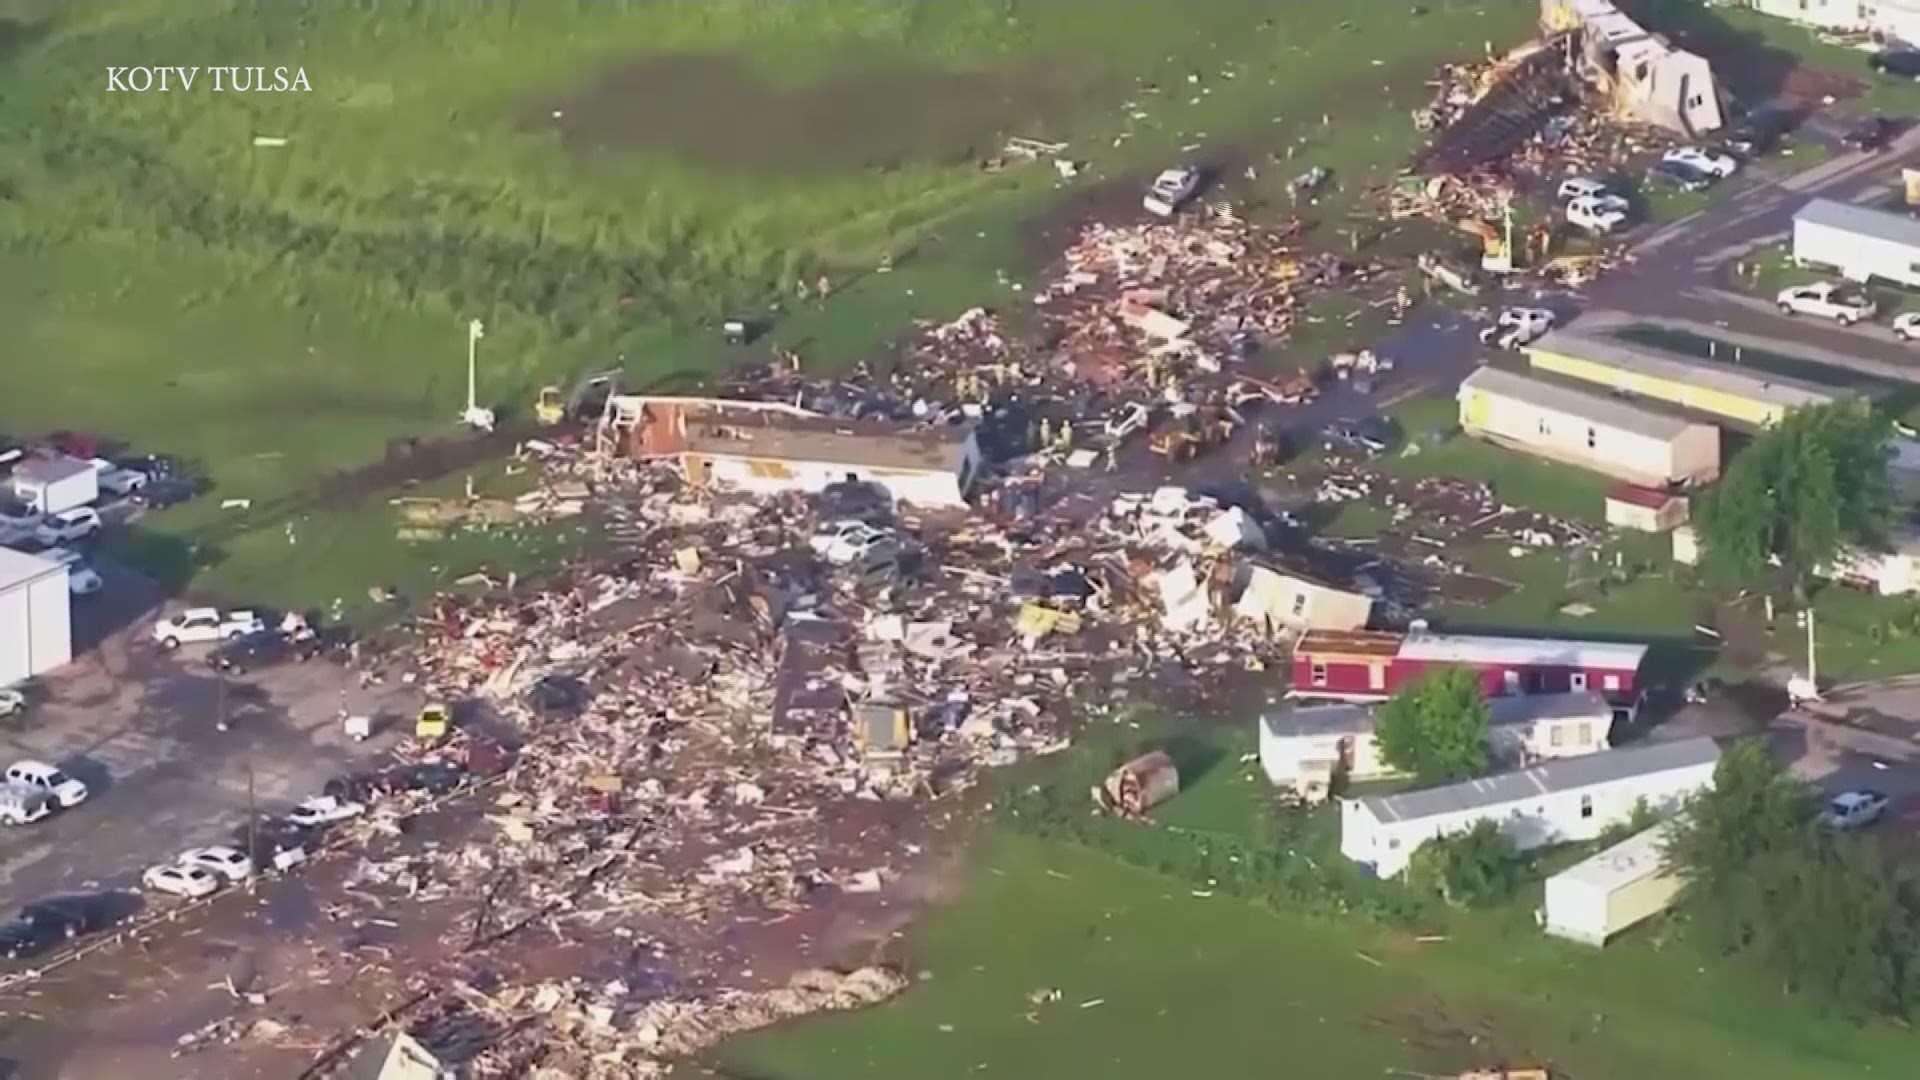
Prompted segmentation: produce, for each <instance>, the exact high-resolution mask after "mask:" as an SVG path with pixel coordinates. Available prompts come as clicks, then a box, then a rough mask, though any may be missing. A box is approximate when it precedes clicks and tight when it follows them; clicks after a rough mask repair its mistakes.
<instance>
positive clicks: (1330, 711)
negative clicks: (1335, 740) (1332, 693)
mask: <svg viewBox="0 0 1920 1080" xmlns="http://www.w3.org/2000/svg"><path fill="white" fill-rule="evenodd" d="M1260 722H1261V723H1262V724H1265V725H1266V726H1267V732H1268V733H1269V734H1271V735H1274V736H1277V737H1279V738H1283V739H1297V738H1306V737H1308V736H1312V735H1358V734H1360V733H1362V732H1370V731H1372V730H1373V710H1372V709H1370V708H1368V707H1366V706H1364V705H1303V706H1301V707H1300V708H1297V709H1288V710H1286V711H1285V712H1277V713H1268V714H1267V715H1265V716H1263V717H1261V718H1260Z"/></svg>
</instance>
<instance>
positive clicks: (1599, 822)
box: [1340, 737, 1720, 877]
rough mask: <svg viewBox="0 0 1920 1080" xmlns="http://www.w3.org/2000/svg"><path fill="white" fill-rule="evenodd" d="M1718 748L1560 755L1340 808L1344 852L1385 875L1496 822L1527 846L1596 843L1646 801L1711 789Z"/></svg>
mask: <svg viewBox="0 0 1920 1080" xmlns="http://www.w3.org/2000/svg"><path fill="white" fill-rule="evenodd" d="M1719 760H1720V748H1719V747H1718V746H1717V745H1715V743H1714V741H1713V740H1712V739H1709V738H1705V737H1701V738H1693V739H1682V740H1679V741H1676V742H1664V743H1652V744H1647V745H1642V746H1631V747H1627V748H1626V749H1622V750H1609V751H1606V752H1605V753H1600V754H1589V755H1587V756H1585V757H1574V758H1561V759H1559V760H1557V761H1550V762H1548V763H1546V764H1545V765H1540V766H1537V767H1535V768H1531V769H1524V770H1521V771H1519V772H1510V773H1501V774H1499V775H1497V776H1489V777H1486V778H1484V779H1480V780H1469V781H1467V782H1466V783H1462V784H1450V785H1448V786H1446V787H1438V788H1427V789H1424V790H1421V791H1409V792H1406V793H1404V794H1400V795H1387V796H1376V797H1371V798H1365V799H1349V800H1346V801H1344V802H1343V803H1342V804H1341V807H1340V853H1341V854H1342V855H1345V856H1346V857H1347V858H1349V859H1352V860H1353V861H1354V862H1357V863H1359V864H1360V865H1362V866H1364V867H1367V868H1369V869H1371V870H1372V871H1373V872H1374V873H1376V874H1378V875H1380V876H1381V877H1393V876H1396V875H1398V874H1399V873H1400V872H1401V871H1403V870H1405V869H1406V868H1407V860H1409V859H1410V858H1412V856H1413V853H1414V852H1415V851H1418V850H1419V849H1420V846H1421V845H1423V844H1425V843H1426V842H1427V841H1429V840H1436V839H1439V838H1440V837H1443V836H1453V835H1456V834H1459V833H1463V832H1466V831H1467V830H1469V829H1471V828H1473V827H1474V826H1475V825H1477V824H1479V823H1480V822H1482V821H1492V822H1495V823H1497V824H1498V825H1499V826H1500V831H1501V832H1503V833H1505V834H1506V835H1507V837H1508V839H1510V840H1512V841H1513V843H1514V845H1515V846H1516V847H1518V848H1519V849H1520V850H1522V851H1527V850H1531V849H1533V848H1537V847H1545V846H1546V845H1548V844H1562V843H1569V842H1572V841H1575V840H1591V839H1593V838H1594V837H1596V836H1599V835H1600V831H1601V830H1602V829H1605V828H1606V827H1607V826H1609V825H1612V824H1614V823H1616V822H1621V821H1626V820H1628V818H1629V817H1631V816H1632V814H1633V811H1634V807H1635V806H1636V805H1638V804H1639V803H1640V802H1641V801H1643V800H1644V801H1645V802H1646V803H1647V804H1648V805H1649V806H1652V807H1654V808H1655V809H1670V808H1673V807H1675V806H1677V805H1678V803H1679V802H1680V800H1682V799H1684V798H1686V797H1687V796H1689V795H1692V794H1694V793H1695V792H1699V791H1703V790H1706V789H1707V788H1710V787H1712V786H1713V768H1714V765H1715V764H1716V763H1717V762H1718V761H1719Z"/></svg>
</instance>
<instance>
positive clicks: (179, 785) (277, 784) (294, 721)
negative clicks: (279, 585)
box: [0, 589, 419, 913]
mask: <svg viewBox="0 0 1920 1080" xmlns="http://www.w3.org/2000/svg"><path fill="white" fill-rule="evenodd" d="M112 591H113V590H112V589H110V590H109V593H111V592H112ZM105 595H107V594H103V597H104V596H105ZM76 616H77V618H79V619H82V620H100V619H105V620H107V621H109V622H111V623H116V624H119V625H120V626H121V627H122V628H121V629H118V630H115V631H114V632H112V633H111V634H109V635H108V636H106V638H105V640H104V641H102V643H101V644H100V645H98V646H97V647H95V648H94V649H92V650H91V651H88V652H86V653H83V654H81V655H80V656H79V657H77V658H76V660H75V662H74V663H73V664H70V665H68V666H67V667H65V668H62V669H61V670H60V671H59V672H57V673H56V674H54V675H52V676H50V677H46V678H43V679H42V680H40V681H39V682H38V683H37V684H36V686H35V689H34V698H35V704H34V705H33V707H32V708H31V709H30V710H29V712H28V713H27V715H26V717H25V718H24V720H22V721H20V722H18V723H16V724H14V725H13V726H12V727H10V728H7V729H4V730H0V761H4V762H8V763H10V762H12V761H14V760H17V759H20V758H37V759H40V760H43V761H49V762H54V763H56V764H59V765H60V766H61V767H63V768H65V769H66V770H67V771H68V772H70V773H72V774H73V775H74V776H76V777H78V778H80V779H82V780H84V781H85V782H86V783H87V784H88V786H89V787H90V788H91V789H92V793H91V795H90V797H89V798H88V800H87V802H86V803H84V804H83V805H81V806H79V807H76V808H73V809H70V810H67V811H64V812H62V813H59V814H56V815H55V816H54V817H52V818H50V819H48V820H45V821H42V822H38V823H36V824H33V825H30V826H25V827H21V828H13V829H3V830H0V913H3V912H4V911H6V910H8V909H10V908H12V907H15V906H18V905H19V904H20V903H22V902H24V901H28V900H32V899H34V898H36V897H39V896H44V895H47V894H49V893H58V892H61V891H63V890H69V889H77V888H80V887H83V886H87V885H91V884H96V883H97V884H102V885H125V884H131V883H133V882H134V881H136V880H137V877H138V875H139V872H140V871H141V870H142V869H143V868H145V867H146V866H149V865H151V864H152V863H154V862H156V861H159V860H163V859H166V858H169V857H171V856H172V855H174V854H175V853H177V852H179V851H180V850H181V849H183V848H186V847H190V846H193V845H196V844H202V843H209V842H213V841H217V840H222V839H225V838H226V837H228V836H229V835H230V834H231V833H232V831H233V829H234V828H235V827H236V826H239V825H241V824H243V823H244V822H245V821H246V820H247V810H248V806H249V803H250V802H251V803H252V804H253V805H256V806H257V807H259V808H260V809H261V810H262V811H267V812H273V811H279V810H284V809H285V808H286V807H287V806H288V805H289V804H291V803H294V802H297V801H298V800H299V799H301V798H304V797H305V796H307V795H311V794H314V793H316V792H318V791H319V789H320V788H321V786H322V785H323V784H324V783H325V782H326V781H327V780H328V779H329V778H331V777H333V776H335V775H338V774H339V773H341V772H344V771H347V770H349V769H350V768H352V767H353V766H354V765H355V764H356V763H358V762H362V761H365V760H367V759H370V758H374V757H378V756H380V755H382V754H383V753H385V752H386V751H389V750H391V749H392V746H393V744H394V743H395V742H397V741H398V740H399V739H400V738H401V737H402V736H403V735H404V731H403V730H402V729H403V728H404V726H405V725H403V724H400V723H397V722H394V721H397V720H398V719H399V718H401V717H405V716H408V715H411V714H412V713H413V712H415V711H417V709H418V707H419V703H418V698H417V696H415V695H412V694H411V693H410V692H407V691H404V690H402V689H392V690H379V691H368V690H363V689H361V688H360V687H359V685H358V682H357V680H356V679H354V677H353V676H352V675H350V674H349V673H348V672H347V671H346V670H345V669H343V668H341V667H340V666H338V665H335V664H331V663H327V662H324V661H313V662H310V663H307V664H289V665H284V666H281V667H279V668H274V669H269V670H267V671H263V672H260V673H257V674H251V675H249V676H248V677H247V678H245V679H235V680H229V681H227V682H226V683H225V685H224V688H223V685H222V681H221V680H219V679H216V678H214V677H213V675H212V674H211V672H210V671H208V670H207V669H206V668H205V667H204V665H203V664H202V663H201V659H202V657H203V656H204V652H203V650H198V649H194V648H192V647H189V648H187V649H183V650H182V651H181V653H179V654H177V655H167V654H164V653H163V652H161V651H160V650H159V648H158V647H157V646H154V645H153V644H151V643H150V642H148V641H146V640H144V638H145V633H146V627H147V626H148V625H149V624H150V621H151V618H152V613H151V612H147V613H145V614H144V615H142V616H141V617H137V618H132V619H125V618H123V617H122V614H121V613H112V612H106V611H102V610H99V609H89V608H85V607H81V606H78V605H77V606H76ZM223 698H224V701H225V706H226V712H227V715H228V717H229V720H230V723H229V725H228V730H227V731H224V732H223V731H221V730H219V727H218V718H219V716H220V714H221V711H222V700H223ZM343 707H345V708H347V709H349V710H350V711H352V712H354V713H360V714H367V715H373V716H375V717H382V718H386V719H387V721H388V722H386V723H384V724H380V725H377V733H376V735H375V736H374V738H372V739H369V740H368V741H366V742H364V743H357V744H356V743H353V742H352V741H350V740H348V739H347V738H346V737H345V732H344V731H343V730H342V725H341V723H340V720H339V712H340V710H341V709H342V708H343Z"/></svg>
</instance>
